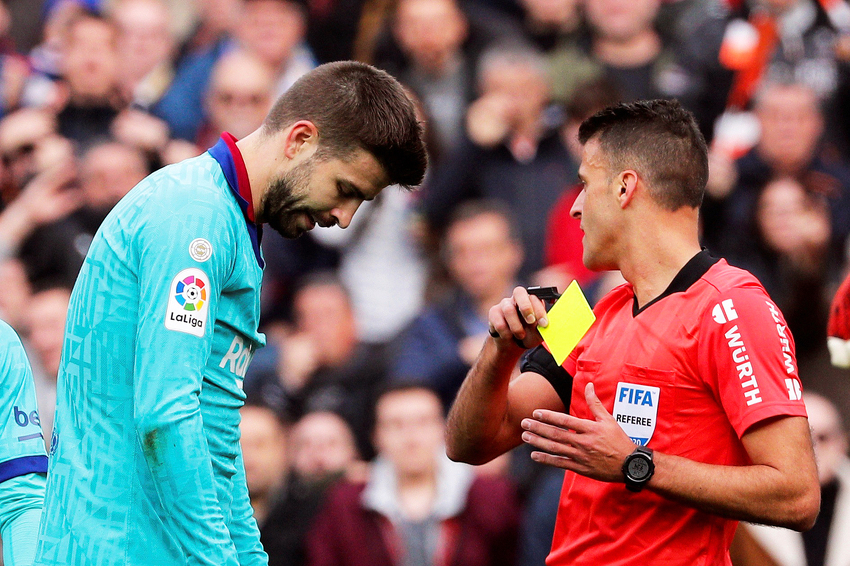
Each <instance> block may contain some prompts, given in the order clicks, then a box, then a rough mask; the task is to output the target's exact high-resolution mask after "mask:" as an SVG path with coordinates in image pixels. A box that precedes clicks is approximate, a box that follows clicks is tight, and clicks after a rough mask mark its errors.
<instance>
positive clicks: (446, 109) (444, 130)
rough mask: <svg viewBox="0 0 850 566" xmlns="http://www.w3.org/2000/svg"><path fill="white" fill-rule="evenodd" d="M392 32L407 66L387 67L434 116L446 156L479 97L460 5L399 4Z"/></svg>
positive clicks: (447, 0) (440, 1) (408, 0)
mask: <svg viewBox="0 0 850 566" xmlns="http://www.w3.org/2000/svg"><path fill="white" fill-rule="evenodd" d="M392 33H393V37H394V38H395V41H396V42H397V43H398V46H399V48H400V49H401V52H402V53H403V54H404V59H405V62H404V64H402V65H398V66H397V67H398V68H393V65H390V64H389V63H388V62H386V61H383V62H381V61H379V64H383V65H384V66H387V67H388V68H389V69H390V70H391V71H392V72H394V73H395V74H396V76H398V77H399V80H400V81H401V82H402V83H404V84H406V85H408V86H410V87H411V88H412V89H413V90H414V91H415V92H416V93H417V95H418V96H419V98H420V99H421V100H422V104H423V105H424V106H425V108H426V109H427V113H428V114H429V115H430V116H431V122H430V124H429V128H430V129H431V130H432V132H433V133H434V134H435V137H436V139H437V140H438V144H439V147H440V151H441V152H447V151H451V149H452V148H454V147H455V146H456V145H457V143H458V141H459V140H460V139H461V138H462V137H463V117H464V114H465V112H466V107H467V105H468V104H469V103H470V101H471V100H472V99H473V97H474V88H475V87H474V77H475V65H476V63H477V61H476V56H475V54H473V53H470V52H469V51H467V50H465V49H464V43H465V42H466V40H467V39H468V37H469V21H468V20H467V17H466V15H465V14H464V13H463V11H462V10H461V9H460V6H458V4H457V3H456V1H455V0H400V1H399V3H398V5H397V6H396V9H395V19H394V22H393V26H392Z"/></svg>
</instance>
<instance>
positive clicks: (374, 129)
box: [263, 61, 428, 188]
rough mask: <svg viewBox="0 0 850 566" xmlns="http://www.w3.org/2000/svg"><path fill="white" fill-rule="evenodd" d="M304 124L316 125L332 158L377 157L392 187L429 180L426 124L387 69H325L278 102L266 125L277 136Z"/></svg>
mask: <svg viewBox="0 0 850 566" xmlns="http://www.w3.org/2000/svg"><path fill="white" fill-rule="evenodd" d="M298 120H309V121H310V122H312V123H313V124H314V125H315V126H316V129H317V130H318V132H319V140H320V151H321V152H324V153H325V154H326V155H330V156H332V157H337V158H342V159H344V158H345V157H347V156H350V155H351V154H352V153H353V152H354V151H356V150H357V149H364V150H366V151H368V152H369V153H371V154H372V155H374V156H375V158H376V159H377V160H378V163H380V164H381V166H382V167H383V169H384V171H385V172H386V173H387V176H388V177H389V182H390V183H391V184H398V185H401V186H402V187H405V188H410V187H412V186H415V185H418V184H419V183H421V182H422V178H423V177H424V176H425V168H426V167H427V165H428V157H427V153H426V151H425V142H424V141H423V133H422V125H421V124H420V123H419V121H418V120H417V119H416V113H415V111H414V107H413V103H412V102H411V100H410V98H409V97H408V96H407V94H405V92H404V89H403V88H402V86H401V85H400V84H399V83H398V81H396V80H395V79H394V78H393V77H392V76H390V75H389V74H388V73H386V72H384V71H381V70H378V69H376V68H374V67H372V66H370V65H366V64H364V63H357V62H354V61H340V62H336V63H327V64H325V65H320V66H319V67H317V68H315V69H313V70H312V71H310V72H309V73H307V74H306V75H304V76H303V77H301V78H300V79H298V81H296V82H295V84H294V85H292V87H291V88H290V89H289V90H287V91H286V92H285V93H284V94H283V95H282V96H281V97H280V98H279V99H278V100H277V102H275V104H274V106H273V107H272V109H271V111H270V112H269V115H268V116H267V117H266V120H265V122H264V124H263V125H264V127H265V129H266V130H267V131H269V132H277V131H280V130H282V129H284V128H287V127H288V126H290V125H292V124H294V123H295V122H297V121H298Z"/></svg>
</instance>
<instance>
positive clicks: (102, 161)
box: [20, 142, 149, 287]
mask: <svg viewBox="0 0 850 566" xmlns="http://www.w3.org/2000/svg"><path fill="white" fill-rule="evenodd" d="M148 173H149V169H148V164H147V161H146V159H145V156H144V155H143V154H142V153H141V152H140V151H139V150H138V149H136V148H135V147H132V146H128V145H125V144H120V143H116V142H106V143H101V144H98V145H94V146H91V147H90V148H89V149H88V151H86V153H85V154H84V155H83V157H82V159H81V161H80V164H79V181H78V184H79V189H80V190H79V191H74V192H73V193H72V194H74V195H76V194H78V195H79V197H80V200H81V202H80V204H81V206H80V207H79V208H78V209H77V210H75V211H71V212H69V213H68V214H67V215H66V216H63V217H61V218H56V219H54V220H52V221H50V222H46V223H43V224H38V223H37V222H35V223H33V224H35V225H36V226H38V229H36V230H33V232H32V234H31V235H30V236H29V237H28V238H27V239H26V240H25V241H24V242H23V244H22V245H21V249H20V256H21V258H22V259H24V261H25V263H26V264H27V271H28V273H29V275H30V280H31V281H32V282H33V284H34V285H35V286H36V287H39V286H44V285H48V286H49V285H56V284H60V285H64V286H67V287H73V285H74V282H75V281H76V279H77V274H78V273H79V271H80V267H81V266H82V264H83V260H84V259H85V256H86V253H88V249H89V244H90V243H91V241H92V238H93V237H94V234H95V232H97V229H98V228H99V227H100V224H101V222H103V219H104V218H106V215H107V214H108V213H109V211H110V210H112V207H113V206H115V204H117V203H118V201H119V200H121V198H122V197H123V196H124V195H125V194H127V193H128V192H129V191H130V189H132V188H133V187H134V186H135V185H136V183H138V182H139V181H141V180H142V179H143V178H144V177H145V176H146V175H147V174H148ZM67 191H68V190H67V189H66V192H67ZM56 196H57V197H58V195H56ZM33 206H40V205H39V204H38V203H33Z"/></svg>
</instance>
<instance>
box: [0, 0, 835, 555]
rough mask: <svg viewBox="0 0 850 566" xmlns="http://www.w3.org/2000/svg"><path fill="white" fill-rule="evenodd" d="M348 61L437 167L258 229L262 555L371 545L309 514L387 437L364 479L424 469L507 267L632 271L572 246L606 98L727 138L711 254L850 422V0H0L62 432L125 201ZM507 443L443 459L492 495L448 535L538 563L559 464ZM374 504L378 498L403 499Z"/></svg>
mask: <svg viewBox="0 0 850 566" xmlns="http://www.w3.org/2000/svg"><path fill="white" fill-rule="evenodd" d="M350 58H356V59H359V60H362V61H366V62H369V63H372V64H375V65H376V66H379V67H381V68H384V69H386V70H388V71H389V72H391V73H392V74H393V75H394V76H396V77H397V78H398V79H399V80H401V81H402V82H403V83H404V84H405V85H407V86H408V87H409V89H410V92H411V94H412V95H413V96H414V97H415V99H416V100H417V101H418V106H419V111H420V113H421V116H422V120H423V121H424V122H425V124H426V128H427V133H428V138H429V150H430V159H431V167H430V169H429V172H428V175H427V177H426V181H425V183H424V184H423V187H422V188H421V189H420V190H418V191H416V192H404V191H401V190H396V189H393V188H390V189H388V190H386V191H384V192H382V193H381V195H380V196H379V198H378V199H376V200H375V201H374V202H367V203H364V204H363V206H362V208H361V210H360V211H359V212H358V215H357V216H355V219H354V222H353V223H352V226H351V227H350V228H349V229H347V230H345V231H342V230H339V229H316V230H315V231H313V232H311V233H309V234H307V235H305V236H304V237H302V238H300V239H298V240H293V241H289V240H284V239H282V238H281V237H279V236H278V235H277V234H276V233H273V232H272V231H271V230H266V232H265V236H264V241H263V246H264V253H265V256H266V260H267V267H266V272H265V279H264V285H263V302H262V309H263V324H262V328H261V329H262V330H263V331H265V332H266V333H267V336H268V346H267V347H266V348H265V349H263V350H261V351H259V352H258V353H257V354H256V356H255V358H254V360H253V362H252V363H251V365H250V368H249V370H248V372H247V375H246V379H245V389H246V393H247V395H248V404H249V406H248V407H246V409H245V410H244V415H243V419H244V421H243V435H244V436H243V446H244V450H245V462H246V469H247V472H248V481H249V488H250V489H251V491H252V501H253V503H254V507H255V510H256V513H257V518H258V521H259V523H260V526H261V529H262V532H263V540H264V544H265V545H266V547H267V549H268V551H269V553H270V555H271V557H272V563H273V564H304V563H307V562H306V560H307V559H306V558H305V556H306V555H307V554H309V555H310V556H311V557H312V560H313V563H314V564H333V563H335V562H334V561H333V558H332V556H331V555H332V554H333V553H332V552H331V550H329V549H330V548H334V549H336V550H335V552H352V553H356V549H346V547H345V544H355V543H356V542H357V541H356V540H355V539H356V537H348V538H346V535H347V534H350V533H341V534H340V533H338V532H336V531H335V529H334V528H333V525H334V524H335V523H334V518H333V517H332V516H331V517H328V516H326V515H327V514H326V513H325V514H324V515H323V513H324V512H322V511H320V509H321V508H322V505H323V501H324V499H325V497H331V498H336V499H338V501H336V500H335V503H334V505H333V506H332V507H331V508H332V509H336V510H337V512H341V511H339V510H340V509H343V510H344V509H345V505H346V504H348V503H351V501H349V500H350V499H351V494H346V492H345V491H344V490H343V491H342V492H340V491H330V492H329V491H328V489H329V487H330V485H331V484H334V483H337V482H339V481H341V478H343V477H346V478H347V479H348V480H350V481H358V480H365V479H367V478H369V477H374V476H375V475H376V473H375V472H372V473H371V476H370V467H369V466H368V465H367V464H366V463H365V462H368V461H370V460H372V459H373V458H375V456H376V454H377V455H378V456H379V458H378V459H377V460H375V462H377V464H375V465H374V466H373V468H374V469H376V470H380V469H383V467H386V466H391V467H392V466H396V468H398V469H397V473H401V470H402V468H405V469H406V468H410V469H408V470H407V471H406V472H405V473H410V474H412V475H413V477H415V476H416V475H417V474H425V475H428V474H427V473H426V472H425V471H427V470H429V469H430V468H433V458H432V457H431V455H432V454H433V453H434V452H435V451H436V452H438V451H439V450H440V441H441V438H442V436H441V433H439V431H440V430H442V423H441V418H442V413H441V412H440V411H436V412H435V411H434V407H436V406H437V405H435V404H434V401H435V400H436V399H439V401H440V402H441V403H442V405H443V407H445V406H446V405H447V404H449V403H451V400H452V398H453V396H454V394H455V392H456V391H457V388H458V387H459V386H460V382H461V381H462V379H463V377H464V375H465V373H466V370H467V369H468V368H469V366H470V364H471V362H472V361H473V360H474V358H475V356H476V355H477V352H478V350H479V348H480V346H481V343H482V342H483V340H484V338H485V336H486V333H487V320H486V314H487V310H488V309H489V307H490V306H491V305H493V304H495V303H496V302H497V301H498V300H499V299H500V298H501V297H503V296H505V295H506V294H507V293H509V291H510V289H511V288H512V287H513V286H514V285H516V284H540V285H555V286H558V287H559V288H560V289H561V290H563V289H564V288H565V286H566V285H567V284H568V283H569V282H570V281H571V280H572V279H577V280H578V281H579V282H580V284H581V285H582V287H583V289H584V290H585V292H586V293H587V294H588V296H589V297H590V298H591V301H593V300H595V299H596V298H598V297H599V296H601V294H603V293H604V292H605V291H606V290H607V289H610V288H611V286H612V285H616V284H618V283H619V282H620V281H621V280H620V279H619V278H618V275H617V274H616V273H606V274H595V273H592V272H589V271H588V270H586V269H585V268H584V267H583V266H582V265H581V232H580V229H579V227H578V222H577V221H576V220H574V219H571V218H570V217H569V209H570V206H571V204H572V200H573V199H574V198H575V196H576V195H577V193H578V190H579V189H578V188H577V186H576V182H577V178H576V173H577V168H578V161H579V158H580V151H581V149H580V147H578V145H577V141H576V139H575V135H576V132H577V128H578V125H579V124H580V123H581V121H582V120H583V119H584V118H586V117H587V116H589V115H591V114H592V113H593V112H595V111H596V110H598V109H601V108H603V107H605V106H607V105H609V104H612V103H615V102H617V101H621V100H636V99H641V98H657V97H669V98H678V99H679V100H681V101H682V102H683V103H684V104H685V105H686V106H687V107H688V108H689V109H690V110H692V111H693V112H694V113H695V115H696V116H697V118H698V121H699V123H700V125H701V127H702V128H703V131H704V133H705V135H706V137H707V139H708V140H709V141H710V145H711V178H710V180H709V186H708V189H707V194H706V198H705V202H704V204H703V209H702V220H703V226H702V235H703V240H704V245H706V246H707V247H708V248H709V249H710V250H711V251H712V252H713V253H714V254H715V255H722V256H724V257H726V258H728V260H729V261H730V263H733V264H736V265H740V266H742V267H745V268H747V269H749V270H750V271H752V272H753V273H754V274H756V275H757V276H758V277H759V278H760V279H761V280H762V282H763V283H764V285H765V287H766V288H767V289H768V291H769V292H770V294H771V296H772V298H773V299H774V300H775V301H776V303H777V304H778V305H779V306H780V308H781V309H782V310H783V312H784V313H785V316H786V318H787V319H788V321H789V324H790V326H791V329H792V332H793V334H794V337H795V339H796V344H797V354H798V360H799V366H800V375H801V378H802V380H803V383H804V386H805V387H806V389H807V390H808V391H812V392H819V393H821V394H822V395H823V396H824V397H825V398H826V399H829V400H832V402H833V403H834V404H835V405H836V406H837V407H838V409H839V412H840V413H841V417H842V418H844V419H846V418H847V417H848V411H850V382H848V379H847V378H848V376H847V375H846V371H845V372H844V374H842V372H841V370H837V369H834V368H832V367H831V366H830V365H829V360H828V354H827V351H826V346H825V337H826V318H827V314H828V305H829V300H830V298H831V297H832V294H833V293H834V291H835V289H836V287H837V285H838V283H839V282H840V281H841V278H842V276H843V275H844V274H845V273H846V270H847V267H848V253H850V252H849V251H848V250H850V248H848V233H850V5H848V4H847V3H846V2H845V0H832V1H829V0H822V1H820V2H818V0H743V1H733V0H729V1H728V2H727V1H725V0H678V1H667V2H661V1H659V0H477V1H476V0H468V1H467V2H463V3H457V1H456V0H195V1H191V0H171V1H164V0H112V1H107V0H103V1H99V0H59V1H56V0H48V1H44V2H42V1H34V0H20V1H14V0H6V1H4V2H3V3H2V4H1V5H0V116H2V120H0V157H2V159H0V318H3V319H4V320H6V321H8V322H9V323H10V324H11V325H12V326H13V327H14V328H16V329H17V330H18V332H19V333H20V334H21V336H22V337H23V339H24V341H25V344H26V346H27V349H28V353H29V356H30V360H31V362H32V364H33V366H34V369H35V374H36V381H37V387H38V394H39V405H40V413H41V415H42V423H43V426H44V428H45V437H46V438H50V429H51V426H52V413H53V408H52V407H53V404H54V401H55V379H56V371H57V368H58V365H59V356H60V354H61V349H62V342H63V329H64V319H65V312H66V310H67V304H68V298H69V295H70V289H71V287H72V286H73V283H74V280H75V278H76V274H77V272H78V270H79V267H80V265H81V263H82V260H83V258H84V257H85V253H86V251H87V248H88V244H89V242H90V241H91V238H92V236H93V234H94V232H95V231H96V230H97V227H98V226H99V224H100V222H101V221H102V219H103V218H104V217H105V215H106V214H107V213H108V211H109V210H110V208H111V207H112V205H114V204H115V203H116V202H117V201H118V200H119V199H120V198H121V197H122V196H123V195H124V194H125V193H126V192H127V191H128V190H130V188H132V187H133V186H134V185H135V184H136V183H137V182H138V181H139V180H141V179H142V178H143V177H144V176H145V175H147V174H148V173H149V172H151V171H152V170H154V169H156V168H159V167H162V166H164V165H167V164H169V163H174V162H176V161H179V160H182V159H185V158H188V157H192V156H195V155H198V154H200V153H201V152H202V151H204V150H206V149H207V148H208V147H210V146H211V145H213V144H214V143H215V141H216V140H217V139H218V135H219V134H220V132H222V131H229V132H231V133H232V134H234V135H235V136H236V137H237V138H238V137H242V136H244V135H246V134H247V133H249V132H251V131H253V130H254V129H255V128H256V127H257V126H258V125H259V124H260V122H261V121H262V119H263V117H264V116H265V114H266V112H267V110H268V109H269V107H270V105H271V103H272V102H273V101H274V100H275V98H276V97H277V96H278V95H279V94H280V93H282V92H283V91H285V90H286V89H287V88H288V86H289V85H291V84H292V83H293V82H294V81H295V80H296V79H297V78H298V77H299V76H300V75H301V74H303V73H304V72H306V71H307V70H309V69H311V68H313V67H314V66H316V65H317V64H320V63H322V62H328V61H334V60H341V59H350ZM151 347H156V345H151ZM238 363H244V360H242V361H241V362H238ZM243 367H244V366H243ZM414 384H420V385H424V386H426V387H427V388H429V389H432V390H433V391H434V392H436V397H433V396H429V395H427V394H424V393H422V392H420V394H416V390H415V389H413V390H411V389H409V387H410V386H411V385H414ZM392 385H395V389H393V388H392V387H391V386H392ZM402 386H404V387H402ZM388 387H389V388H390V391H389V392H386V390H387V388H388ZM379 397H380V398H381V400H382V401H381V403H380V404H379V407H378V408H379V411H378V418H377V423H376V422H375V421H376V419H375V416H374V411H375V406H376V401H377V399H378V398H379ZM417 403H418V404H417ZM825 403H826V404H827V405H828V402H827V401H825ZM417 411H420V412H417ZM417 415H418V417H417ZM417 419H418V420H417ZM830 423H831V425H830V426H832V428H836V427H837V429H839V431H843V430H844V429H845V426H844V425H843V424H841V422H840V419H839V422H838V423H837V424H836V423H834V422H832V421H830ZM435 431H437V433H435ZM839 446H843V447H844V448H839V452H842V451H843V452H844V453H846V441H845V444H841V445H839ZM516 452H517V453H516V454H513V455H511V457H509V458H504V459H501V460H499V461H496V462H494V463H493V464H491V465H488V466H485V467H483V468H482V469H476V470H475V471H474V475H475V476H476V477H477V478H478V479H477V480H475V481H479V480H480V481H484V482H485V485H484V486H483V487H481V486H478V487H475V486H476V485H478V484H476V483H474V482H473V483H472V484H471V485H472V486H473V487H469V485H470V484H469V481H471V480H465V479H464V478H465V477H466V476H465V475H464V474H466V473H467V472H466V471H463V470H460V469H459V468H458V469H455V470H454V472H453V473H452V474H449V473H448V472H446V473H445V474H443V475H448V476H452V477H454V478H455V479H454V480H453V481H455V482H456V483H457V482H459V483H458V485H465V486H466V488H465V489H467V491H463V490H461V491H462V493H464V494H465V495H463V496H462V497H467V498H468V499H467V500H466V505H467V506H471V507H472V508H474V505H473V503H472V500H473V498H474V497H481V493H482V490H484V493H486V494H487V496H488V497H489V499H488V505H490V506H492V509H495V511H492V510H491V513H490V514H491V515H493V517H490V518H489V519H488V518H487V517H484V518H481V517H479V518H478V522H475V521H473V526H471V527H469V528H479V529H481V528H482V527H481V524H482V521H483V523H486V524H488V525H490V526H491V527H492V529H491V531H489V532H487V533H481V536H480V537H472V538H466V539H464V540H466V541H467V542H465V543H464V542H463V541H461V543H460V544H461V546H463V545H464V544H466V545H467V546H470V545H473V546H474V545H480V547H481V549H482V550H481V552H480V553H478V554H475V553H473V554H474V555H475V556H479V558H480V559H481V562H480V563H481V564H497V563H498V564H521V565H523V566H524V565H533V564H542V558H541V556H545V553H546V551H547V550H548V545H549V542H550V541H551V526H552V522H553V520H554V512H555V509H554V508H553V504H554V502H556V501H557V493H558V490H559V488H560V478H561V477H562V476H561V474H559V473H558V472H557V471H554V470H548V469H540V468H539V467H537V466H536V465H533V464H532V463H531V462H530V460H529V459H528V457H527V454H522V453H521V452H522V449H518V450H517V451H516ZM422 453H424V454H426V455H428V456H427V457H423V458H418V459H417V457H415V456H414V455H415V454H422ZM429 461H430V463H429ZM378 464H380V466H379V465H378ZM444 464H445V463H440V465H444ZM417 466H420V468H419V469H417ZM423 470H425V471H423ZM441 477H442V476H441ZM435 481H436V480H435ZM464 482H466V483H464ZM487 482H490V483H487ZM453 485H454V484H453ZM384 487H386V486H384ZM435 491H440V489H437V488H435ZM376 492H380V490H378V489H376V490H374V491H373V492H370V493H372V494H373V495H374V494H375V493H376ZM329 493H330V495H328V494H329ZM347 496H348V499H346V497H347ZM375 497H376V498H377V499H375V501H372V504H373V505H374V509H373V510H374V511H375V512H377V513H384V514H386V515H387V516H394V513H398V514H400V515H401V516H407V515H406V514H409V513H408V512H409V511H410V509H409V507H410V506H409V505H408V504H409V502H408V501H392V497H391V498H390V501H389V502H388V501H386V500H381V499H380V497H377V496H375ZM410 497H411V498H413V500H416V497H417V494H416V492H415V489H414V490H413V491H412V492H411V494H410ZM373 499H374V498H373ZM401 499H404V498H401ZM425 499H426V502H428V501H430V499H428V498H427V497H426V498H425ZM461 503H463V501H461ZM382 506H383V507H382ZM413 507H414V508H416V505H413ZM425 507H429V506H428V504H425ZM455 507H457V508H460V507H463V505H460V504H458V505H455ZM448 508H449V510H448V511H445V512H446V513H448V515H447V517H450V516H451V509H452V506H451V505H449V506H448ZM454 512H455V513H457V512H459V511H458V510H457V509H455V511H454ZM484 514H485V515H486V513H484ZM413 515H414V516H415V515H416V513H414V514H413ZM425 515H428V513H427V512H425ZM317 516H318V517H319V519H318V520H317V521H316V525H317V526H316V530H315V532H313V533H312V534H310V533H308V527H309V525H310V524H311V521H312V520H313V519H314V518H315V517H317ZM408 518H409V517H408ZM444 519H445V517H444ZM495 519H500V521H496V520H495ZM488 520H490V522H488ZM496 523H498V525H497V524H496ZM402 524H404V525H406V526H407V527H409V528H408V529H407V530H405V531H404V538H405V540H408V541H409V540H420V539H417V531H416V529H415V525H416V524H417V523H416V521H408V522H404V521H402ZM476 525H477V527H476ZM547 529H548V530H547ZM334 537H338V538H339V539H340V540H339V541H337V542H330V541H331V539H334ZM420 538H421V537H420ZM343 539H344V540H343ZM470 541H472V542H470ZM360 544H361V545H366V544H369V541H360ZM355 546H356V544H355ZM420 546H422V547H423V548H424V547H425V546H427V544H425V543H423V544H422V545H420ZM420 546H416V548H417V549H420ZM340 549H345V550H340ZM414 554H415V553H413V552H411V553H410V556H413V555H414ZM416 556H419V555H418V554H416ZM421 556H429V554H428V553H427V552H425V551H424V550H423V554H421ZM484 556H487V557H489V558H486V559H485V558H481V557H484ZM514 556H515V557H516V558H514ZM493 557H497V558H493ZM410 560H412V562H410V563H411V564H424V563H426V562H425V561H424V558H423V559H422V560H418V561H417V559H414V558H410ZM466 563H468V564H473V563H475V562H474V561H472V559H468V561H467V562H466ZM737 563H738V564H755V563H756V562H747V561H746V560H744V559H740V561H738V562H737Z"/></svg>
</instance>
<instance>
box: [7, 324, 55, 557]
mask: <svg viewBox="0 0 850 566" xmlns="http://www.w3.org/2000/svg"><path fill="white" fill-rule="evenodd" d="M0 384H2V386H0V538H2V540H3V561H4V564H5V565H6V566H29V564H32V558H33V555H34V554H35V541H36V532H37V529H38V520H39V517H40V516H41V506H42V503H43V502H44V472H46V471H47V454H46V453H45V451H44V437H43V436H42V434H41V422H40V421H39V419H38V407H37V405H36V400H35V385H34V383H33V380H32V370H31V369H30V364H29V361H28V360H27V356H26V353H25V352H24V347H23V344H21V339H20V338H18V335H17V334H15V331H14V330H12V327H10V326H9V325H8V324H6V323H5V322H3V321H0Z"/></svg>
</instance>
